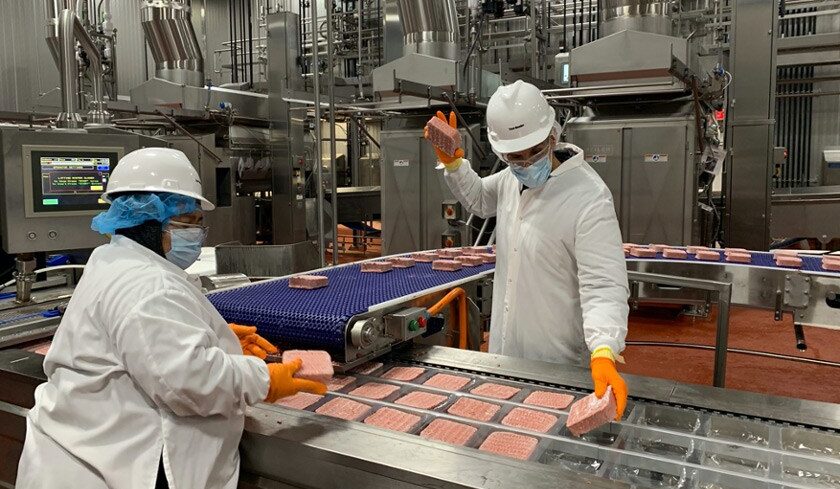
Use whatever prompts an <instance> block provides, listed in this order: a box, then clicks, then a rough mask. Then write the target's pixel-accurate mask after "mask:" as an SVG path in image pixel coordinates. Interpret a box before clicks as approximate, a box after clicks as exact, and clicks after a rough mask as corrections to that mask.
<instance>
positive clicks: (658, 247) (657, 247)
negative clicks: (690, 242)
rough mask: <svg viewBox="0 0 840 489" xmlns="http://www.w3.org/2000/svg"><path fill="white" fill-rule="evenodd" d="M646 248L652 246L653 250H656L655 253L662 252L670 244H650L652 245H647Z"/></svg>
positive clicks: (669, 246)
mask: <svg viewBox="0 0 840 489" xmlns="http://www.w3.org/2000/svg"><path fill="white" fill-rule="evenodd" d="M648 248H653V249H654V250H656V252H657V253H662V252H663V251H665V250H667V249H668V248H671V245H664V244H652V245H650V246H648Z"/></svg>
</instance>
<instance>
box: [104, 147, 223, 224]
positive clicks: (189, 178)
mask: <svg viewBox="0 0 840 489" xmlns="http://www.w3.org/2000/svg"><path fill="white" fill-rule="evenodd" d="M125 192H168V193H170V194H178V195H185V196H187V197H192V198H194V199H197V200H199V201H201V208H202V209H203V210H205V211H212V210H213V209H215V208H216V206H215V205H213V203H212V202H210V201H209V200H207V199H205V198H204V197H203V196H202V195H201V178H199V176H198V172H197V171H195V168H194V167H193V165H192V163H191V162H190V159H189V158H187V155H185V154H184V153H183V152H182V151H178V150H177V149H170V148H143V149H138V150H135V151H132V152H131V153H128V154H127V155H125V156H123V157H122V158H121V159H120V161H119V162H118V163H117V166H116V168H114V171H113V172H111V178H110V179H109V180H108V186H107V187H106V188H105V193H104V194H102V199H103V200H105V201H107V202H110V201H111V196H112V195H114V194H120V193H125Z"/></svg>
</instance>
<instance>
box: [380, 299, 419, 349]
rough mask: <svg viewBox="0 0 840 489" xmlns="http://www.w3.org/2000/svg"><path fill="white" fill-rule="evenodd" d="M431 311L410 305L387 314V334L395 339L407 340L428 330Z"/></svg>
mask: <svg viewBox="0 0 840 489" xmlns="http://www.w3.org/2000/svg"><path fill="white" fill-rule="evenodd" d="M428 323H429V311H427V310H426V309H424V308H422V307H409V308H407V309H403V310H401V311H398V312H395V313H393V314H389V315H387V316H385V334H386V335H387V336H389V337H391V338H393V339H394V340H395V341H406V340H410V339H412V338H414V337H415V336H420V335H421V334H423V333H425V332H426V326H427V325H428Z"/></svg>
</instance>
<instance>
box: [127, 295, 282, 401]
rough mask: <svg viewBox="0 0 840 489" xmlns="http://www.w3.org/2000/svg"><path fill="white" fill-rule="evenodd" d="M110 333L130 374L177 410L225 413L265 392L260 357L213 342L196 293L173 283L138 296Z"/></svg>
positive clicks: (265, 379)
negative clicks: (234, 352)
mask: <svg viewBox="0 0 840 489" xmlns="http://www.w3.org/2000/svg"><path fill="white" fill-rule="evenodd" d="M113 339H114V343H115V346H116V349H117V353H118V355H120V357H121V358H122V360H123V362H124V367H125V368H126V370H127V371H128V373H129V375H130V376H131V378H132V379H133V380H134V381H135V382H136V383H137V384H138V385H139V386H140V388H141V389H142V390H143V391H144V392H145V393H146V394H147V395H148V396H149V397H150V398H151V399H152V400H153V402H155V404H157V405H158V406H161V407H166V408H169V409H170V410H171V411H172V412H174V413H175V414H177V415H179V416H193V415H197V416H212V415H217V414H221V415H229V414H232V413H234V412H240V411H241V410H244V408H245V406H247V405H252V404H256V403H257V402H261V401H262V400H263V399H265V397H266V395H268V385H269V375H268V367H266V365H265V363H264V362H263V361H261V360H259V359H258V358H256V357H248V356H244V355H231V354H228V353H226V352H225V351H223V350H222V349H221V348H219V347H218V346H216V343H217V340H216V339H215V338H214V333H213V331H212V330H211V329H210V327H209V326H208V325H207V324H206V322H205V320H203V319H202V317H201V312H200V305H199V304H196V300H195V297H192V296H190V295H189V294H187V293H185V292H182V291H179V290H177V289H175V290H172V289H166V290H161V291H158V292H155V293H154V294H151V295H150V296H148V297H146V298H144V299H142V300H141V301H140V302H139V303H138V304H136V305H135V306H134V307H133V308H132V309H131V311H129V313H128V314H126V316H125V317H124V318H123V319H122V320H121V321H120V322H119V324H118V325H117V326H116V327H115V329H114V332H113Z"/></svg>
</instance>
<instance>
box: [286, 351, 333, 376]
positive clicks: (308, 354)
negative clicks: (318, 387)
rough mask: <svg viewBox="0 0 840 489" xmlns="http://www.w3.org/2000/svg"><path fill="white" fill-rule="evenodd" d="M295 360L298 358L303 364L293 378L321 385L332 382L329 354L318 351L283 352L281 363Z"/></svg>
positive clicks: (331, 365) (331, 366)
mask: <svg viewBox="0 0 840 489" xmlns="http://www.w3.org/2000/svg"><path fill="white" fill-rule="evenodd" d="M297 358H300V359H301V360H302V361H303V364H302V365H301V367H300V370H298V371H297V373H296V374H295V377H297V378H299V379H307V380H314V381H315V382H321V383H322V384H328V383H329V382H330V380H332V377H333V374H334V373H335V371H334V370H333V364H332V359H331V358H330V354H329V353H327V352H325V351H320V350H286V351H284V352H283V363H287V362H291V361H292V360H295V359H297Z"/></svg>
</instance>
